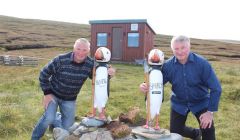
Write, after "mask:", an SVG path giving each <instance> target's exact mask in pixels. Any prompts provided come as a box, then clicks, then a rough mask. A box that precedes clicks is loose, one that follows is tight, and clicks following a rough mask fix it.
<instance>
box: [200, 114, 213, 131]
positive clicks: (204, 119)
mask: <svg viewBox="0 0 240 140" xmlns="http://www.w3.org/2000/svg"><path fill="white" fill-rule="evenodd" d="M199 119H200V126H201V128H203V129H206V128H210V127H211V126H212V122H213V113H212V112H210V111H207V112H205V113H203V114H202V115H201V116H200V117H199Z"/></svg>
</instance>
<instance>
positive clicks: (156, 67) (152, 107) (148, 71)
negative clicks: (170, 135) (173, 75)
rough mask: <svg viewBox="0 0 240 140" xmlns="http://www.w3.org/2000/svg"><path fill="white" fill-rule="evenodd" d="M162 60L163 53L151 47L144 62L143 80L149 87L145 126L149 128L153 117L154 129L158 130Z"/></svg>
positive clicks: (161, 99) (161, 93)
mask: <svg viewBox="0 0 240 140" xmlns="http://www.w3.org/2000/svg"><path fill="white" fill-rule="evenodd" d="M163 62H164V54H163V52H162V51H160V50H158V49H153V50H151V51H150V53H149V55H148V62H147V63H148V65H147V64H145V66H144V67H145V68H144V69H145V82H146V84H147V86H148V87H149V91H148V93H147V101H146V102H147V103H146V105H147V119H146V125H145V126H144V127H145V128H149V122H153V120H154V119H155V127H154V129H156V130H159V129H160V127H159V123H158V121H159V112H160V109H161V105H162V102H163V75H162V71H161V67H162V65H163Z"/></svg>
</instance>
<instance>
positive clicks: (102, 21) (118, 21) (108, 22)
mask: <svg viewBox="0 0 240 140" xmlns="http://www.w3.org/2000/svg"><path fill="white" fill-rule="evenodd" d="M89 23H90V24H114V23H146V24H147V26H148V27H149V28H150V29H151V30H152V32H153V33H154V34H156V33H155V31H154V30H153V29H152V28H151V26H150V25H149V24H148V23H147V19H119V20H90V21H89Z"/></svg>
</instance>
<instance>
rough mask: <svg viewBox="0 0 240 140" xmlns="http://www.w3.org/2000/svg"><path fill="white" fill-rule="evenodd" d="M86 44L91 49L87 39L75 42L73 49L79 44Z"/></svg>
mask: <svg viewBox="0 0 240 140" xmlns="http://www.w3.org/2000/svg"><path fill="white" fill-rule="evenodd" d="M79 43H80V44H85V45H86V46H87V47H88V48H89V49H90V42H89V41H88V40H87V39H86V38H79V39H77V40H76V41H75V44H74V46H73V48H75V47H76V46H77V44H79Z"/></svg>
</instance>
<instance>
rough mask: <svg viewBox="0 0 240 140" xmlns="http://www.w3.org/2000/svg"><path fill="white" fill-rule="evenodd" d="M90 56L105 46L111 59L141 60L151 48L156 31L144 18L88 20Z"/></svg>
mask: <svg viewBox="0 0 240 140" xmlns="http://www.w3.org/2000/svg"><path fill="white" fill-rule="evenodd" d="M89 23H90V24H91V56H93V55H94V53H95V51H96V50H97V48H99V47H107V48H108V49H109V50H110V51H111V53H112V58H111V60H114V61H125V62H134V61H138V60H143V59H144V58H145V56H146V54H147V53H149V51H150V50H151V49H152V48H153V45H154V36H155V35H156V33H155V32H154V30H153V29H152V28H151V27H150V26H149V24H148V23H147V20H146V19H129V20H90V21H89Z"/></svg>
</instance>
